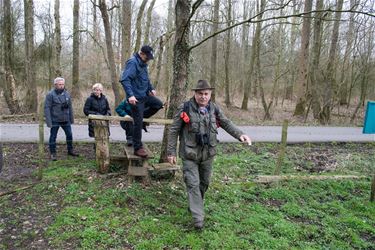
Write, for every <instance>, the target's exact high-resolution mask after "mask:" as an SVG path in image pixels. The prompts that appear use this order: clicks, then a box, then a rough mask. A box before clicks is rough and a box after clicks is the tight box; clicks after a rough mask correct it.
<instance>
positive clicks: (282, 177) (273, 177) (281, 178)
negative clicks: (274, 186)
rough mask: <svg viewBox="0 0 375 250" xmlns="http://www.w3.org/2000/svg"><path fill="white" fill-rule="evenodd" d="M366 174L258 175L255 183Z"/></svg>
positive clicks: (356, 176) (325, 178) (344, 177)
mask: <svg viewBox="0 0 375 250" xmlns="http://www.w3.org/2000/svg"><path fill="white" fill-rule="evenodd" d="M364 178H368V176H364V175H310V176H308V175H258V176H256V177H255V179H254V182H255V183H272V182H277V181H287V180H306V181H309V180H311V181H316V180H343V179H364Z"/></svg>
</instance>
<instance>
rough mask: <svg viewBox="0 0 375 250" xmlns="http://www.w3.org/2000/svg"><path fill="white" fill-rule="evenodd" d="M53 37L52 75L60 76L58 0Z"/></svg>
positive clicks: (58, 0) (58, 2)
mask: <svg viewBox="0 0 375 250" xmlns="http://www.w3.org/2000/svg"><path fill="white" fill-rule="evenodd" d="M54 9H55V13H54V19H55V36H54V69H55V70H54V71H55V72H54V74H55V77H58V76H62V71H61V26H60V0H55V7H54Z"/></svg>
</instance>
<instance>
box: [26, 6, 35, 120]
mask: <svg viewBox="0 0 375 250" xmlns="http://www.w3.org/2000/svg"><path fill="white" fill-rule="evenodd" d="M23 3H24V9H25V10H24V14H25V20H24V22H25V78H26V79H25V82H26V86H28V88H27V94H26V103H25V104H26V105H25V106H26V109H27V111H29V112H31V113H36V111H37V109H38V93H37V87H36V80H35V62H34V60H33V56H34V2H33V0H24V1H23Z"/></svg>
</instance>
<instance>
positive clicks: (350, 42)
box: [339, 0, 357, 105]
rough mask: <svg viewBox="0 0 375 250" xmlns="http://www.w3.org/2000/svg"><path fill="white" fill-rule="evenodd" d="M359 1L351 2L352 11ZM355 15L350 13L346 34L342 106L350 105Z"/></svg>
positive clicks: (341, 93)
mask: <svg viewBox="0 0 375 250" xmlns="http://www.w3.org/2000/svg"><path fill="white" fill-rule="evenodd" d="M356 2H357V0H350V9H351V10H355V8H356V6H357V3H356ZM354 15H355V13H350V18H349V28H348V31H347V33H346V47H345V53H344V58H343V64H342V65H343V68H342V70H341V77H340V81H339V83H340V85H339V98H340V105H345V104H348V84H349V79H350V78H351V76H350V75H351V74H352V72H351V70H350V60H351V54H352V49H353V41H354V35H355V34H354Z"/></svg>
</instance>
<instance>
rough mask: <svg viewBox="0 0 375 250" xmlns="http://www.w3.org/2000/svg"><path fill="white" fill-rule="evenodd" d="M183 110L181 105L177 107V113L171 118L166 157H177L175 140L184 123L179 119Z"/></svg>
mask: <svg viewBox="0 0 375 250" xmlns="http://www.w3.org/2000/svg"><path fill="white" fill-rule="evenodd" d="M183 108H184V105H183V104H182V105H180V106H179V107H178V111H177V113H176V114H175V116H174V117H173V123H172V125H170V126H169V132H168V145H167V155H173V156H176V155H177V138H178V136H179V134H180V131H181V129H182V127H183V126H184V121H183V120H182V119H181V118H180V115H181V112H182V111H183Z"/></svg>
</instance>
